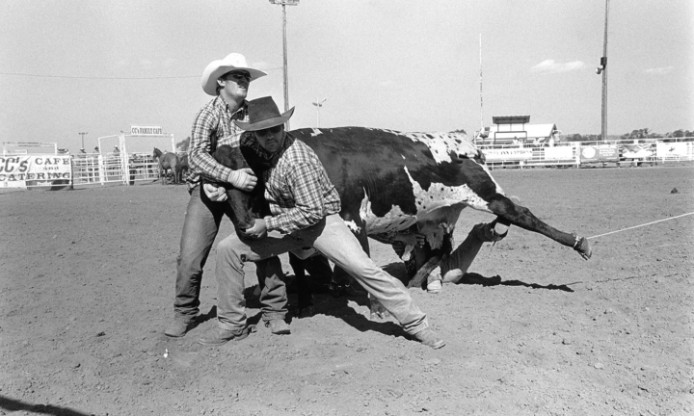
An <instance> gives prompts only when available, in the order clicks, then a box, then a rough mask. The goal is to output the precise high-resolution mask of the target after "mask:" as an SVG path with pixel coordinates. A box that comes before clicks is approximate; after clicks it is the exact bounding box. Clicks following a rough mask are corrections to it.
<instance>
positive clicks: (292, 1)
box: [270, 0, 299, 130]
mask: <svg viewBox="0 0 694 416" xmlns="http://www.w3.org/2000/svg"><path fill="white" fill-rule="evenodd" d="M270 3H271V4H280V5H282V69H283V71H282V72H283V74H284V76H283V78H284V111H285V112H287V111H289V76H288V75H287V6H296V5H298V4H299V0H270ZM286 128H287V130H289V120H287V126H286Z"/></svg>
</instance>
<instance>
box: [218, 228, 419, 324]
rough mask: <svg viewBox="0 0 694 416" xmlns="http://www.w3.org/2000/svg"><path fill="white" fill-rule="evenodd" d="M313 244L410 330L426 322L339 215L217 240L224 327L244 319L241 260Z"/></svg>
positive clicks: (396, 280)
mask: <svg viewBox="0 0 694 416" xmlns="http://www.w3.org/2000/svg"><path fill="white" fill-rule="evenodd" d="M306 247H313V248H315V249H316V250H318V251H320V252H321V253H322V254H323V255H325V256H326V257H327V258H328V259H330V260H331V261H333V262H334V263H335V265H336V266H338V267H341V268H342V269H344V270H345V271H346V272H347V273H349V274H350V275H351V276H352V277H353V278H354V279H355V280H356V281H357V282H359V284H361V285H362V286H363V287H364V289H366V291H367V292H368V293H370V294H371V295H372V296H373V297H375V298H376V299H377V300H378V301H379V302H380V303H381V304H382V305H383V307H384V308H385V309H386V310H387V311H388V312H390V313H391V315H393V316H394V317H395V319H397V321H398V322H399V323H400V325H402V327H403V329H404V330H405V331H406V332H407V333H410V334H414V333H417V332H419V331H421V330H423V329H425V328H427V327H428V322H427V319H426V315H425V314H424V312H422V311H421V310H420V309H419V308H418V307H417V306H416V305H415V304H414V302H413V301H412V297H411V296H410V294H409V292H408V291H407V288H405V286H404V285H403V284H402V282H400V280H398V279H396V278H395V277H393V276H391V275H390V274H388V273H387V272H385V271H384V270H383V269H381V268H380V267H378V266H377V265H376V264H375V263H374V262H373V260H371V258H370V257H369V256H368V255H367V254H366V253H365V252H364V249H362V247H361V244H359V241H358V240H357V238H356V237H355V236H354V234H352V232H351V231H350V230H349V228H347V226H346V225H345V223H344V222H343V221H342V218H340V216H339V215H330V216H328V217H326V218H324V219H323V220H322V221H321V222H319V223H318V224H316V225H313V226H311V227H309V228H306V229H304V230H301V231H298V232H295V233H292V234H291V235H280V234H279V233H276V232H271V233H269V235H268V236H267V237H265V238H262V239H259V240H241V239H239V237H238V236H237V235H236V234H232V235H230V236H229V237H227V238H225V239H224V240H222V241H221V242H220V243H219V244H218V245H217V269H216V271H215V274H216V276H217V293H218V295H217V302H218V303H217V318H218V320H219V325H220V327H222V328H223V329H230V330H237V329H239V328H242V327H243V326H245V325H246V312H245V308H244V297H243V289H244V283H243V281H244V275H243V265H244V262H249V261H253V262H257V261H259V260H262V259H266V258H269V257H273V256H277V255H279V254H282V253H286V252H287V251H292V250H300V249H302V248H306Z"/></svg>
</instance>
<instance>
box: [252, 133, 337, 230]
mask: <svg viewBox="0 0 694 416" xmlns="http://www.w3.org/2000/svg"><path fill="white" fill-rule="evenodd" d="M263 176H264V178H263V179H264V180H265V186H266V190H265V199H266V200H267V201H268V203H269V204H270V212H272V216H271V217H266V218H265V223H266V225H267V229H268V230H269V231H272V230H277V231H281V232H283V233H286V234H290V233H292V232H294V231H298V230H302V229H304V228H306V227H310V226H311V225H314V224H316V223H318V222H319V221H320V220H322V219H323V218H324V217H326V216H328V215H332V214H337V213H339V212H340V196H339V195H338V193H337V190H336V189H335V186H334V185H333V184H332V182H330V179H328V174H327V173H326V172H325V168H324V167H323V164H322V163H321V161H320V160H319V159H318V156H316V154H315V153H314V152H313V149H311V148H310V147H308V146H307V145H306V144H305V143H304V142H302V141H301V140H297V139H295V138H293V137H292V136H290V135H289V134H287V135H286V136H285V141H284V147H283V148H282V150H280V152H279V155H278V156H277V159H276V161H275V162H274V163H273V166H272V167H271V168H270V169H268V170H266V171H265V172H264V174H263Z"/></svg>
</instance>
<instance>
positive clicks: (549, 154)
mask: <svg viewBox="0 0 694 416" xmlns="http://www.w3.org/2000/svg"><path fill="white" fill-rule="evenodd" d="M543 149H544V151H545V160H574V159H575V157H574V148H573V147H571V146H557V147H544V148H543Z"/></svg>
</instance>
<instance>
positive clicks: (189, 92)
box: [0, 0, 694, 153]
mask: <svg viewBox="0 0 694 416" xmlns="http://www.w3.org/2000/svg"><path fill="white" fill-rule="evenodd" d="M285 9H286V23H287V36H286V39H287V69H288V93H289V94H288V95H289V100H288V101H289V106H290V107H296V110H295V112H294V116H293V117H292V119H291V120H290V127H291V128H292V129H294V128H301V127H316V126H320V127H338V126H365V127H376V128H386V129H392V130H400V131H417V132H435V131H452V130H457V129H464V130H466V131H467V132H468V133H474V132H475V131H476V130H478V129H479V128H480V126H481V125H485V126H489V125H491V124H492V117H493V116H504V115H529V116H530V122H531V123H543V124H544V123H552V124H556V126H557V128H558V129H559V130H561V131H562V132H564V133H565V134H574V133H580V134H599V133H600V129H601V99H602V98H601V97H602V76H600V75H597V74H596V68H597V66H598V65H599V61H600V57H601V56H602V55H603V41H604V27H605V26H604V25H605V1H604V0H526V1H520V0H516V1H512V0H475V1H466V0H428V1H422V0H420V1H413V0H397V1H396V0H342V1H337V0H300V2H299V4H298V5H296V6H286V8H285ZM608 16H609V19H608V22H609V23H608V36H607V38H608V50H607V56H608V72H607V80H608V88H607V95H608V99H607V103H608V105H607V112H608V121H607V125H608V134H610V135H621V134H624V133H629V132H631V131H632V130H635V129H641V128H648V129H649V130H650V131H651V132H658V133H666V132H671V131H674V130H677V129H685V130H694V2H692V1H691V0H667V1H664V0H610V2H609V14H608ZM282 26H283V25H282V6H279V5H274V4H271V3H270V2H269V1H268V0H190V1H188V0H119V1H111V0H2V1H1V2H0V141H39V142H57V143H58V146H59V147H65V148H68V149H70V150H71V152H73V153H74V152H76V151H77V150H78V149H79V148H80V147H81V141H82V139H84V141H85V148H87V149H91V148H92V147H93V146H94V145H96V143H97V138H98V137H102V136H111V135H117V134H119V133H120V132H121V131H130V127H131V126H161V127H162V128H163V130H164V132H166V133H170V134H173V135H174V136H175V138H176V141H180V140H183V139H185V138H186V137H188V136H189V135H190V130H191V125H192V122H193V119H194V117H195V115H196V114H197V112H198V110H199V109H200V108H201V107H202V106H203V105H204V104H205V103H206V102H207V101H209V100H210V99H211V98H212V97H210V96H208V95H206V94H205V93H204V92H203V91H202V88H201V84H200V82H201V75H202V71H203V69H204V68H205V66H206V65H207V64H208V63H209V62H211V61H213V60H215V59H221V58H223V57H224V56H226V55H227V54H229V53H231V52H238V53H242V54H243V55H245V56H246V58H247V60H248V62H249V64H250V65H251V66H254V67H256V68H258V69H262V70H264V71H266V72H267V73H268V74H269V75H268V76H266V77H263V78H261V79H259V80H257V81H254V82H253V83H252V84H251V87H250V91H249V99H253V98H259V97H262V96H267V95H270V96H272V97H274V98H275V101H276V102H277V104H278V105H279V107H280V109H283V108H284V86H283V42H282V41H283V31H282ZM480 57H481V60H480ZM480 74H481V75H480ZM323 100H325V101H324V103H323V106H322V107H320V108H319V107H317V106H315V105H313V103H314V102H316V101H323ZM80 132H86V133H87V134H86V135H80V134H79V133H80Z"/></svg>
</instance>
